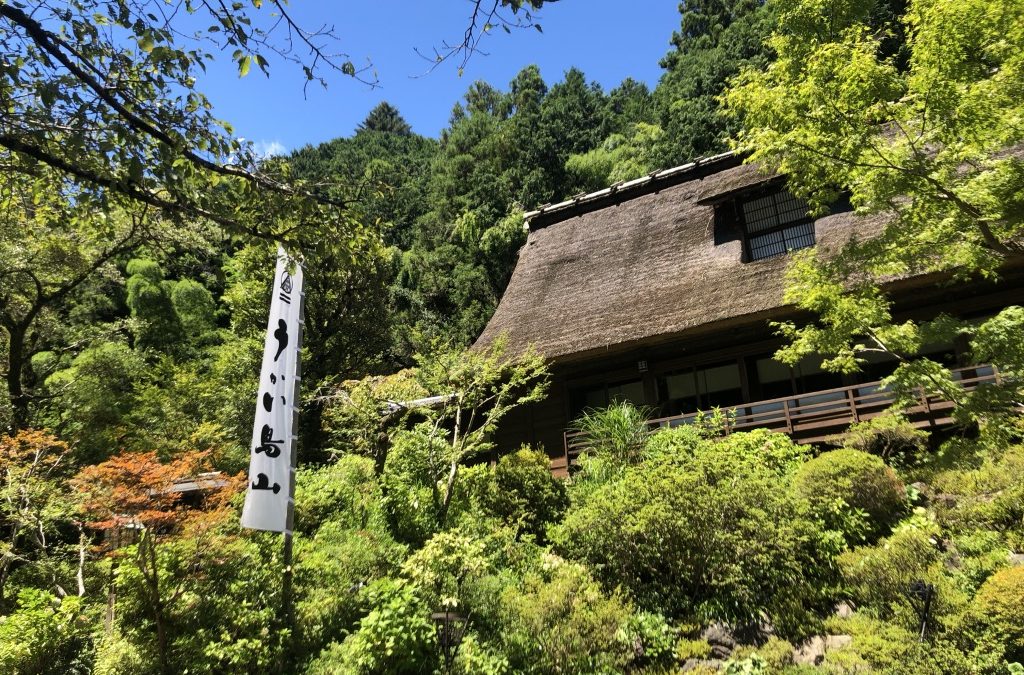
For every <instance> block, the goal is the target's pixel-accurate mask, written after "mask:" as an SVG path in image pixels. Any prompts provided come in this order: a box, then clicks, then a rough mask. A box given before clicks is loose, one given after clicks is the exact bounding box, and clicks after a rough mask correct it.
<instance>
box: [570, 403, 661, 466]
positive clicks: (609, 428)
mask: <svg viewBox="0 0 1024 675" xmlns="http://www.w3.org/2000/svg"><path fill="white" fill-rule="evenodd" d="M647 412H648V411H646V410H644V409H641V408H637V407H636V406H634V405H633V404H632V403H630V402H629V401H620V402H617V403H613V404H611V405H610V406H608V407H607V408H601V409H597V410H587V411H585V412H584V413H583V416H582V417H580V418H579V419H578V420H576V423H575V425H574V428H575V430H576V431H579V432H580V433H581V434H582V436H583V438H582V440H583V444H584V447H585V448H586V449H587V450H588V451H589V452H593V453H595V454H598V455H607V456H609V457H611V458H613V459H614V460H615V461H616V462H617V463H619V464H635V463H636V462H638V461H640V459H641V458H642V454H643V449H644V444H645V443H646V442H647V436H648V435H649V433H650V431H649V429H648V427H647V417H648V415H647Z"/></svg>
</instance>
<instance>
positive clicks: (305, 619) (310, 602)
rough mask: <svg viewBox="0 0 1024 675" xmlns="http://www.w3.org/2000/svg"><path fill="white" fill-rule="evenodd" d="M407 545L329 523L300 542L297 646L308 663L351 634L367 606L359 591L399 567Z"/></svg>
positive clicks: (297, 589)
mask: <svg viewBox="0 0 1024 675" xmlns="http://www.w3.org/2000/svg"><path fill="white" fill-rule="evenodd" d="M405 555H406V549H405V547H404V546H401V545H400V544H397V543H395V542H394V541H393V540H392V539H391V538H390V537H389V536H388V535H387V534H386V533H382V532H377V531H372V530H354V529H349V528H347V527H346V526H345V525H344V524H342V523H339V522H334V521H331V522H327V523H325V524H324V525H323V526H321V527H320V529H319V530H317V532H316V534H315V535H314V536H313V537H312V538H310V539H306V538H300V539H299V541H298V546H297V548H296V555H295V560H296V562H295V624H296V626H295V630H296V648H297V651H298V654H299V657H300V658H301V659H303V660H305V659H308V658H310V657H312V656H315V655H316V654H317V653H319V652H320V650H322V649H323V648H324V647H325V646H326V645H327V643H328V642H330V641H331V640H333V639H336V638H337V637H338V636H339V635H344V634H345V633H347V632H349V631H351V630H352V629H353V628H354V626H355V624H356V622H357V621H358V620H359V617H360V615H361V613H362V610H363V607H362V605H361V602H360V598H359V596H358V595H357V593H356V592H355V591H357V590H358V589H359V588H360V587H361V586H363V585H365V584H368V583H371V582H373V581H374V580H376V579H380V578H382V577H385V576H387V575H389V574H391V573H393V572H395V571H396V570H397V568H398V564H399V562H400V561H401V560H402V559H403V558H404V557H405Z"/></svg>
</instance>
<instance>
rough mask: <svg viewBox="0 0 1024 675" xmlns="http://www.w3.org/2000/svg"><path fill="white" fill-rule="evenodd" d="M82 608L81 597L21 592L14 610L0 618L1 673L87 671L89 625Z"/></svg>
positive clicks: (33, 589)
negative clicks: (61, 596) (60, 596)
mask: <svg viewBox="0 0 1024 675" xmlns="http://www.w3.org/2000/svg"><path fill="white" fill-rule="evenodd" d="M84 609H85V608H84V607H83V602H82V598H78V597H73V596H67V597H65V598H63V599H60V598H57V597H55V596H53V595H50V594H49V593H47V592H46V591H42V590H38V589H35V588H23V589H21V591H20V592H19V593H18V607H17V609H16V610H15V611H14V612H13V613H11V614H9V615H7V616H5V617H0V671H2V672H4V673H12V674H15V675H20V674H22V673H24V674H26V675H28V674H29V673H52V672H61V673H87V672H89V670H90V668H89V666H88V663H89V660H90V659H89V656H90V652H91V651H92V643H91V640H90V637H89V632H90V630H89V629H90V628H91V626H90V621H89V619H88V617H86V616H84V615H83V611H84Z"/></svg>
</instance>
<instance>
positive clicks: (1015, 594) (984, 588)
mask: <svg viewBox="0 0 1024 675" xmlns="http://www.w3.org/2000/svg"><path fill="white" fill-rule="evenodd" d="M971 615H972V618H973V619H974V623H975V624H976V625H979V626H980V627H981V629H982V631H983V634H984V635H985V637H987V638H988V642H989V644H993V645H998V646H999V647H1001V648H1002V650H1003V656H1004V658H1005V659H1006V660H1007V661H1011V662H1013V661H1018V662H1020V661H1024V567H1009V568H1007V569H1004V570H1001V571H999V572H996V573H995V574H993V575H992V576H991V577H989V578H988V580H987V581H986V582H985V583H984V584H982V585H981V588H979V589H978V594H977V595H976V596H974V602H973V603H972V606H971Z"/></svg>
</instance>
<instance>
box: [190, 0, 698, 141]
mask: <svg viewBox="0 0 1024 675" xmlns="http://www.w3.org/2000/svg"><path fill="white" fill-rule="evenodd" d="M290 7H291V13H292V15H293V17H294V18H296V20H297V21H298V22H299V23H301V24H302V25H304V26H318V25H320V24H323V23H328V24H333V25H334V27H335V29H336V32H337V34H338V35H339V36H340V38H341V44H340V48H341V49H344V50H345V51H346V52H347V53H348V54H349V56H350V58H351V59H352V61H353V62H354V63H355V64H356V65H357V66H359V65H361V64H365V63H366V61H367V59H369V60H371V61H372V63H373V66H374V68H375V69H376V70H377V74H378V78H379V81H380V87H379V88H377V89H370V88H369V87H367V86H365V85H362V84H360V83H358V82H356V81H354V80H351V79H349V78H347V77H344V76H342V75H340V74H332V75H331V77H330V78H329V85H328V88H327V89H326V90H324V89H323V88H322V87H320V86H319V85H316V84H311V85H310V86H309V88H308V90H307V92H306V97H305V98H303V84H304V79H305V78H304V77H303V75H302V73H301V72H300V71H298V70H297V69H296V68H295V67H294V66H292V65H290V64H287V63H281V62H275V61H272V62H271V64H272V67H271V74H270V78H269V79H268V78H267V77H265V76H264V75H263V74H262V73H261V72H259V70H258V69H257V68H255V67H253V69H252V71H251V72H250V73H249V75H248V76H246V77H245V78H239V77H238V74H237V70H236V69H235V67H234V64H233V63H232V62H231V61H230V59H228V58H227V57H226V56H225V57H223V58H218V60H217V62H216V63H214V64H212V65H211V66H210V67H209V69H208V72H207V74H206V75H205V76H204V77H203V78H202V79H200V81H199V83H198V85H197V86H198V88H199V89H200V90H201V91H203V93H205V94H206V95H207V97H209V99H210V100H211V102H212V103H213V104H214V109H215V112H216V114H217V116H218V117H219V118H221V119H224V120H227V121H228V122H230V123H231V124H232V125H233V126H234V128H235V132H236V133H237V134H238V135H240V136H243V137H245V138H247V139H249V140H252V141H253V142H255V143H256V144H257V146H258V147H259V148H261V151H266V150H272V151H274V152H286V151H290V150H294V149H296V148H298V147H301V146H303V145H305V144H307V143H320V142H323V141H327V140H330V139H332V138H336V137H338V136H348V135H351V134H352V132H353V131H354V129H355V126H356V125H357V124H358V123H359V122H360V121H362V120H363V118H364V117H365V116H366V113H367V112H368V111H369V110H370V109H371V108H373V106H375V105H376V104H377V103H379V102H380V101H384V100H386V101H388V102H390V103H391V104H392V105H394V106H396V107H397V108H398V109H399V110H400V111H401V113H402V115H403V116H404V117H405V119H406V120H407V121H408V122H409V123H410V124H411V125H412V127H413V130H414V131H416V132H417V133H421V134H424V135H427V136H435V137H436V136H437V134H438V133H439V132H440V130H441V129H442V128H444V127H445V126H446V125H447V122H448V115H449V113H450V112H451V109H452V106H453V105H454V104H455V102H456V101H458V100H459V99H460V98H461V97H462V94H463V93H464V92H465V91H466V89H467V88H468V87H469V85H470V84H471V83H472V82H473V81H475V80H478V79H482V80H486V81H487V82H489V83H491V84H492V85H494V86H496V87H498V88H500V89H502V90H504V89H506V87H507V85H508V83H509V81H510V80H511V79H512V78H513V77H514V76H515V74H516V73H517V72H519V70H520V69H522V68H523V67H524V66H526V65H529V64H531V63H535V64H537V65H538V66H539V67H540V70H541V74H542V75H543V76H544V79H545V81H546V82H548V84H549V85H550V84H552V83H554V82H556V81H558V80H560V79H561V78H562V74H563V73H564V72H565V70H567V69H568V68H570V67H572V66H577V67H579V68H580V69H582V70H583V72H584V73H585V74H586V76H587V79H588V80H596V81H597V82H599V83H600V84H601V85H602V86H603V87H604V88H605V90H608V89H610V88H612V87H614V86H615V85H617V84H618V83H619V82H620V81H621V80H622V79H623V78H625V77H627V76H630V77H633V78H635V79H637V80H641V81H644V82H647V83H648V84H649V85H650V86H652V87H653V86H654V84H656V83H657V81H658V78H659V76H660V75H661V69H660V68H659V67H658V59H660V58H661V57H662V56H663V55H664V54H665V52H666V51H667V50H668V41H669V38H670V37H671V35H672V31H673V30H675V29H676V28H677V27H678V25H679V11H678V0H634V1H633V2H632V3H624V2H622V1H621V0H561V1H560V2H557V3H554V4H549V5H547V6H545V7H544V9H543V10H542V11H541V12H540V14H539V16H540V18H539V23H540V24H541V25H542V27H543V31H544V32H543V33H538V32H537V31H535V30H532V29H530V30H521V31H513V33H512V34H511V35H506V34H505V33H504V31H501V30H497V31H495V32H493V33H492V34H491V35H490V36H488V37H487V38H486V39H485V40H484V42H483V45H482V49H483V50H484V51H486V52H487V53H488V55H486V56H485V55H483V54H477V55H475V56H474V57H473V58H472V59H471V60H470V62H469V63H468V65H467V67H466V70H465V72H464V73H463V75H462V77H459V76H458V72H457V65H458V64H457V63H446V64H443V65H442V66H440V67H439V68H437V69H435V70H434V71H433V72H431V73H428V74H425V72H426V71H427V69H428V68H429V66H430V63H429V62H427V61H425V60H423V58H422V57H420V56H418V55H417V54H416V52H415V51H414V48H419V50H420V51H421V52H423V53H427V54H429V53H431V51H432V47H433V46H439V45H440V44H441V43H442V41H444V40H448V41H452V40H457V39H459V37H460V36H461V34H462V31H464V30H465V26H466V25H467V20H468V16H469V11H470V9H471V5H470V3H469V2H467V1H465V0H440V1H434V2H427V1H424V0H370V1H369V2H367V1H365V0H364V1H363V2H348V1H346V0H292V4H291V5H290ZM416 76H419V77H416Z"/></svg>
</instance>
